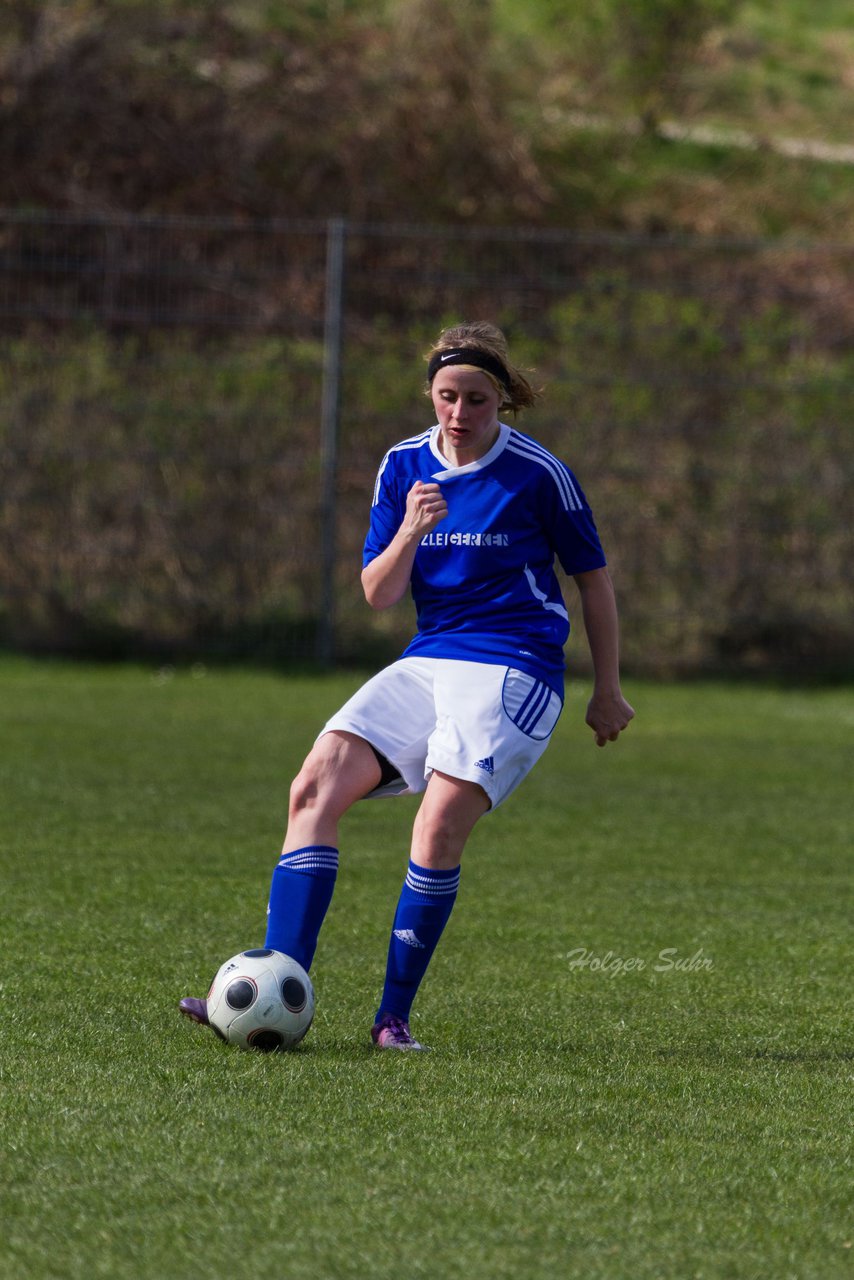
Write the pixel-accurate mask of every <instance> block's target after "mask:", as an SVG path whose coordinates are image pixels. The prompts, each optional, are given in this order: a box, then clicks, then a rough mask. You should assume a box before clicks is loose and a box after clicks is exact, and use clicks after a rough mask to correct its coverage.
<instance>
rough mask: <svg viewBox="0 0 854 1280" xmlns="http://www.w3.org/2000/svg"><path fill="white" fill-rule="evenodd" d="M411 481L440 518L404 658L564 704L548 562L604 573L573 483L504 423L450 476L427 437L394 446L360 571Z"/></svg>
mask: <svg viewBox="0 0 854 1280" xmlns="http://www.w3.org/2000/svg"><path fill="white" fill-rule="evenodd" d="M416 480H421V481H422V482H423V483H424V484H430V483H438V484H439V485H440V486H441V489H442V494H443V496H444V498H445V501H446V502H447V504H448V514H447V516H446V517H445V519H444V520H441V521H440V522H439V524H438V525H437V526H436V528H435V529H434V530H433V531H432V532H431V533H429V534H427V535H426V537H424V538H423V539H422V540H421V543H420V544H419V547H418V550H417V552H416V554H415V564H414V567H413V571H412V580H411V587H412V596H413V599H414V601H415V607H416V611H417V616H418V633H417V635H416V636H415V637H414V639H413V640H412V641H411V642H410V644H409V645H408V646H407V648H406V650H405V652H404V655H403V656H404V657H410V656H414V655H418V656H423V657H433V658H457V659H463V660H466V661H470V662H489V663H498V664H501V665H506V666H511V667H517V668H519V669H520V670H522V671H527V672H529V673H530V674H531V675H533V676H536V677H537V678H539V679H542V680H546V681H548V683H549V684H550V685H551V686H552V687H553V688H554V689H556V690H557V691H558V692H559V693H560V694H561V696H563V670H564V659H563V647H564V645H565V643H566V640H567V637H568V635H569V616H568V614H567V611H566V605H565V603H564V600H563V597H562V595H561V590H560V584H559V583H558V580H557V575H556V574H555V570H554V561H555V556H557V558H558V560H559V561H560V564H561V565H562V567H563V569H564V570H565V572H566V573H568V574H576V573H585V572H587V571H588V570H590V569H600V568H602V566H603V565H604V564H605V555H604V553H603V551H602V545H601V543H600V541H599V535H598V534H597V532H596V526H595V524H594V522H593V516H592V514H591V511H590V507H589V506H588V504H587V501H586V499H585V497H584V494H583V493H582V491H581V488H580V486H579V484H578V481H577V480H576V478H575V476H574V475H573V474H572V472H571V471H570V470H569V468H568V467H567V466H565V465H564V464H563V463H562V462H560V461H559V460H558V459H557V458H555V457H554V455H553V454H551V453H549V451H548V450H547V449H544V448H543V446H542V445H541V444H538V443H537V441H536V440H534V439H532V438H531V437H530V436H527V435H524V434H523V433H522V432H521V431H517V430H516V429H515V428H512V427H509V426H506V425H505V424H504V423H502V424H501V425H500V429H499V435H498V439H497V440H496V442H495V444H494V445H493V446H492V448H491V449H490V450H489V452H488V453H486V454H485V455H484V456H483V457H482V458H479V459H478V460H477V461H476V462H470V463H468V464H467V465H466V466H463V467H453V466H451V465H450V464H449V463H448V461H447V459H445V458H444V457H443V456H442V454H441V452H440V450H439V427H438V426H435V427H433V428H432V429H431V430H430V431H425V432H424V433H423V434H421V435H418V436H413V437H412V438H411V439H409V440H403V441H401V443H400V444H397V445H395V446H394V447H393V448H392V449H390V450H389V451H388V453H387V454H386V456H385V457H384V458H383V460H382V463H381V465H380V469H379V474H378V475H377V482H376V487H375V490H374V500H373V505H372V507H371V525H370V529H369V531H368V536H367V539H366V540H365V551H364V563H365V564H366V565H367V564H369V563H370V562H371V560H373V559H374V558H375V557H376V556H378V555H379V554H380V553H381V552H382V551H384V550H385V548H386V547H387V546H388V545H389V543H390V542H391V540H392V538H393V537H394V535H395V534H396V533H397V531H398V529H399V528H400V525H401V522H402V520H403V517H404V513H405V510H406V497H407V494H408V493H409V490H410V489H411V488H412V486H413V484H414V483H415V482H416Z"/></svg>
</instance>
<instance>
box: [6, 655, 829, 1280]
mask: <svg viewBox="0 0 854 1280" xmlns="http://www.w3.org/2000/svg"><path fill="white" fill-rule="evenodd" d="M357 683H358V677H357V676H351V675H340V676H335V677H329V678H325V679H316V678H309V677H304V678H303V677H300V678H284V677H276V676H273V675H267V674H263V673H249V672H236V671H234V672H219V671H208V672H205V671H202V670H196V671H194V672H184V673H177V674H174V673H171V672H153V671H148V670H144V669H141V668H112V669H97V668H87V667H71V666H65V665H62V664H53V663H51V664H36V663H31V662H29V661H26V660H22V659H20V660H19V659H13V658H6V659H3V660H2V661H0V741H2V755H0V850H2V885H3V890H2V920H3V956H4V963H3V972H2V978H0V1008H2V1014H3V1017H2V1035H0V1086H1V1087H2V1093H1V1094H0V1097H2V1103H1V1104H0V1105H2V1124H0V1133H2V1139H0V1145H1V1146H2V1153H1V1155H2V1164H0V1168H2V1174H0V1183H1V1184H2V1189H1V1190H0V1221H2V1223H3V1230H2V1239H1V1240H0V1276H2V1277H3V1278H4V1280H5V1278H6V1277H9V1278H14V1280H19V1278H21V1280H24V1278H25V1280H41V1278H42V1277H62V1278H65V1277H68V1278H69V1280H70V1278H76V1277H80V1278H81V1280H82V1278H83V1277H86V1278H87V1280H91V1278H92V1277H109V1278H110V1280H124V1278H128V1280H131V1278H133V1280H142V1278H146V1280H147V1278H148V1277H151V1278H152V1280H153V1278H154V1277H159V1278H162V1280H178V1278H181V1280H184V1278H186V1280H207V1278H208V1277H211V1278H212V1277H229V1278H232V1277H234V1278H236V1280H242V1278H243V1277H246V1278H248V1277H254V1276H257V1275H269V1276H274V1277H288V1278H290V1277H293V1278H294V1280H302V1278H305V1280H308V1278H309V1277H311V1278H312V1280H324V1278H326V1277H328V1278H330V1280H337V1278H338V1277H341V1278H342V1280H343V1278H351V1277H352V1278H353V1280H362V1278H367V1277H371V1278H377V1280H385V1278H389V1280H390V1278H391V1277H398V1276H408V1277H428V1276H429V1277H449V1278H450V1277H472V1278H473V1280H480V1278H484V1280H485V1278H487V1277H489V1278H490V1280H502V1278H504V1277H507V1278H508V1280H509V1277H521V1278H522V1280H539V1278H540V1277H543V1278H545V1277H585V1280H587V1278H591V1280H597V1278H599V1277H602V1278H604V1280H623V1278H624V1277H625V1278H626V1280H646V1278H647V1277H648V1278H649V1280H653V1278H655V1280H669V1278H671V1277H672V1278H673V1280H689V1278H691V1277H697V1278H698V1280H699V1278H700V1277H702V1278H703V1280H723V1278H724V1277H733V1278H738V1280H747V1278H748V1277H751V1278H752V1277H756V1278H757V1280H760V1278H761V1280H768V1278H773V1280H787V1278H790V1277H791V1278H792V1280H806V1278H808V1277H816V1278H817V1280H818V1278H821V1280H832V1278H833V1277H837V1276H843V1275H848V1274H850V1267H849V1266H848V1265H847V1264H850V1263H851V1255H852V1247H851V1246H852V1239H854V1224H852V1222H851V1220H850V1216H849V1211H850V1191H851V1163H850V1152H851V1146H850V1103H851V1077H852V1062H854V1052H853V1051H852V1038H851V1034H850V1016H851V1005H850V993H851V971H850V950H848V948H849V946H850V942H851V933H850V925H851V916H850V896H849V895H850V879H849V877H850V870H851V867H850V862H849V844H848V841H849V839H850V828H848V827H847V824H846V819H847V818H848V817H849V816H850V785H851V776H852V770H851V765H852V758H851V757H852V753H851V740H852V730H854V690H852V689H850V688H849V689H825V690H815V691H805V690H775V689H772V688H753V687H750V686H747V685H744V686H735V685H732V686H728V685H718V684H696V685H686V686H682V687H676V686H659V685H652V684H630V685H629V688H628V690H627V692H628V694H629V696H630V698H631V699H632V701H633V702H634V704H635V706H636V708H637V711H638V718H637V720H636V722H635V724H634V725H633V726H632V728H631V730H630V731H629V733H628V734H627V735H626V737H625V739H624V740H623V741H622V742H621V743H620V744H619V745H618V746H617V747H616V748H612V747H609V748H608V749H607V750H606V751H597V750H596V749H595V748H594V747H593V745H592V742H591V741H589V734H588V731H587V730H586V729H585V728H584V726H583V709H582V708H583V700H584V694H583V690H582V689H581V688H580V687H575V688H571V689H570V694H569V698H568V704H567V713H566V714H565V716H564V719H563V721H562V723H561V725H560V726H559V728H558V731H557V734H556V739H555V742H554V744H553V745H552V747H551V749H550V751H549V752H548V753H547V755H546V757H545V758H544V760H543V762H542V763H541V765H540V766H539V767H538V769H537V771H536V772H535V773H534V774H533V775H532V777H531V778H530V779H529V780H528V782H527V783H526V785H525V787H524V788H523V789H522V790H521V791H520V792H519V793H518V794H517V796H516V797H514V798H513V799H512V800H511V801H510V802H509V803H508V804H507V806H506V808H505V809H504V810H503V812H502V813H500V814H498V815H496V817H495V818H494V820H493V819H486V820H485V821H484V822H483V823H482V824H481V826H480V828H479V829H478V830H477V831H476V832H475V834H474V837H473V839H472V841H471V844H470V847H469V850H468V852H467V856H466V864H465V867H464V874H463V883H462V888H461V893H460V898H459V901H458V904H457V908H456V911H455V914H454V917H453V918H452V920H451V923H450V925H449V927H448V931H447V933H446V936H445V939H444V940H443V943H442V946H441V948H440V950H439V952H438V953H437V956H436V959H435V961H434V966H433V969H432V971H431V973H430V975H428V979H427V983H426V984H425V988H424V990H423V992H422V993H421V996H420V997H419V1001H418V1003H417V1004H416V1016H415V1018H414V1028H415V1030H416V1032H417V1034H418V1035H419V1037H420V1038H422V1039H423V1040H425V1041H426V1042H427V1043H428V1044H431V1045H432V1046H433V1049H434V1051H433V1053H432V1054H425V1055H392V1054H385V1055H381V1054H378V1053H376V1052H375V1051H372V1050H371V1049H370V1047H369V1043H368V1028H369V1026H370V1022H371V1018H372V1014H373V1010H374V1007H375V1001H376V997H377V994H378V992H379V989H380V986H381V980H382V969H383V962H384V955H385V947H386V936H387V929H388V925H389V922H390V918H391V913H392V911H393V907H394V903H395V901H396V898H397V892H398V888H399V884H400V879H401V876H402V873H403V867H404V865H405V856H406V851H407V850H406V836H407V829H408V826H409V822H410V820H411V818H412V816H413V813H414V808H413V802H412V801H410V800H398V801H396V802H387V803H384V804H373V805H371V804H368V805H364V806H360V807H359V808H358V809H357V810H356V811H355V812H354V813H353V814H351V815H350V816H349V817H348V819H347V821H346V826H345V829H344V831H343V835H342V873H341V876H340V877H339V882H338V889H337V892H336V897H335V900H334V902H333V906H332V910H331V912H330V916H329V919H328V921H327V924H326V927H325V931H324V935H323V937H322V939H321V948H320V952H319V955H318V961H317V964H316V967H315V971H314V978H315V984H316V988H317V995H318V1012H317V1017H316V1020H315V1025H314V1027H313V1029H312V1031H311V1033H310V1035H309V1037H308V1039H307V1040H306V1041H305V1042H304V1044H303V1046H302V1047H301V1048H300V1049H299V1050H298V1051H296V1052H294V1053H291V1054H285V1055H281V1056H272V1057H263V1056H260V1055H259V1056H255V1055H251V1054H243V1053H240V1052H239V1051H237V1050H233V1049H229V1048H227V1047H226V1046H224V1045H222V1044H221V1043H219V1042H218V1041H217V1040H215V1038H214V1037H213V1036H212V1035H210V1034H209V1033H207V1032H205V1031H204V1030H203V1029H201V1028H197V1027H193V1026H191V1025H190V1024H187V1023H185V1022H184V1021H183V1020H182V1019H180V1017H179V1015H178V1013H177V1011H176V1002H177V1000H178V998H179V997H180V996H181V995H184V994H188V993H196V994H203V993H204V990H205V989H206V984H207V981H208V979H209V977H210V975H211V973H212V972H213V970H214V969H215V968H216V966H217V965H218V964H219V963H220V961H221V960H223V959H224V958H225V957H226V956H228V955H230V954H231V953H232V952H234V951H237V950H240V949H241V948H243V947H247V946H250V945H257V944H258V943H259V942H260V941H261V940H262V937H263V917H264V908H265V901H266V892H267V887H268V884H269V876H270V872H271V870H272V867H273V865H274V862H275V857H276V854H277V852H278V847H279V841H280V836H281V829H282V823H283V816H284V811H285V804H286V792H287V782H288V778H289V775H290V774H291V772H292V771H293V770H294V769H295V767H296V766H297V765H298V763H299V760H300V758H301V756H302V754H303V752H304V750H305V748H306V747H307V745H308V744H309V742H310V741H311V739H312V737H313V735H314V733H315V731H316V729H317V727H318V726H319V724H320V722H321V721H322V719H323V718H324V716H325V715H326V714H327V713H328V712H329V711H331V710H332V709H334V708H335V706H336V705H337V704H338V703H339V702H340V700H341V698H342V697H343V695H344V694H345V693H348V692H349V691H350V690H351V689H352V688H354V687H355V685H356V684H357ZM579 949H581V950H579ZM662 952H663V953H665V954H664V955H663V956H662ZM677 961H678V965H677V963H676V962H677Z"/></svg>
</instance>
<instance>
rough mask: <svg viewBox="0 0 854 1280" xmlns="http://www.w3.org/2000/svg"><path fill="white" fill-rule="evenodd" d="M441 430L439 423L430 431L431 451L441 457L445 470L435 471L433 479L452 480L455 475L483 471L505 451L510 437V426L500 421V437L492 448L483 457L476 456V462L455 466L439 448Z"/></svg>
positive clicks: (435, 455) (436, 456)
mask: <svg viewBox="0 0 854 1280" xmlns="http://www.w3.org/2000/svg"><path fill="white" fill-rule="evenodd" d="M440 430H441V428H440V426H439V424H438V423H437V424H436V426H435V427H434V428H433V430H432V431H431V432H430V452H431V453H432V454H433V456H434V457H435V458H438V459H439V461H440V462H441V463H442V467H443V470H441V471H436V472H434V474H433V476H432V477H431V479H433V480H452V479H454V477H455V476H465V475H469V474H470V473H471V472H472V471H482V470H483V468H484V467H488V466H489V464H490V463H491V462H494V461H495V459H496V458H497V457H498V455H499V454H500V453H503V452H504V449H505V447H506V445H507V441H508V440H509V439H510V428H509V427H508V426H507V424H506V423H504V422H499V424H498V438H497V440H496V441H495V444H494V445H493V446H492V448H491V449H490V450H489V451H488V452H487V453H485V454H484V455H483V457H482V458H476V459H475V460H474V462H467V463H466V464H465V466H462V467H454V466H452V465H451V463H450V462H449V461H448V459H447V458H446V457H444V456H443V454H442V453H441V451H440V449H439V432H440Z"/></svg>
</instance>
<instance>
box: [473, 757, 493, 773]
mask: <svg viewBox="0 0 854 1280" xmlns="http://www.w3.org/2000/svg"><path fill="white" fill-rule="evenodd" d="M474 767H475V769H483V771H484V773H489V774H493V773H495V760H494V758H493V757H492V756H485V757H484V758H483V760H475V762H474Z"/></svg>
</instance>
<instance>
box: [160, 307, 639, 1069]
mask: <svg viewBox="0 0 854 1280" xmlns="http://www.w3.org/2000/svg"><path fill="white" fill-rule="evenodd" d="M427 381H428V386H429V393H430V396H431V399H432V402H433V408H434V410H435V413H436V418H437V422H436V425H435V426H433V427H432V428H431V429H430V430H428V431H424V432H422V433H421V434H420V435H416V436H412V437H411V438H410V439H408V440H403V441H402V442H401V443H400V444H396V445H394V446H393V447H392V448H391V449H390V450H389V452H388V453H387V454H386V456H385V457H384V458H383V460H382V463H381V465H380V469H379V474H378V476H377V481H376V487H375V489H374V496H373V504H372V507H371V520H370V528H369V531H368V535H367V540H366V542H365V550H364V568H363V570H362V584H363V587H364V591H365V596H366V598H367V600H368V603H369V604H370V605H371V606H372V607H373V608H375V609H386V608H388V607H389V606H390V605H393V604H395V603H396V602H397V601H398V600H400V599H401V598H402V596H403V595H404V593H405V592H406V591H407V589H411V591H412V595H413V598H414V601H415V606H416V611H417V619H418V630H417V634H416V636H415V638H414V639H413V640H412V641H411V643H410V644H409V645H408V647H407V648H406V650H405V651H404V653H403V655H402V657H401V658H400V659H399V660H398V661H397V662H394V663H393V664H392V665H391V666H390V667H387V668H386V669H385V670H383V671H381V672H380V673H379V674H378V675H376V676H374V677H373V679H371V680H369V681H368V683H367V684H366V685H364V686H363V687H362V689H361V690H360V691H359V692H358V693H356V694H355V695H354V697H352V698H351V699H350V701H349V702H347V703H346V704H345V705H344V706H343V707H342V708H341V710H340V711H339V712H338V713H337V714H336V715H334V716H333V717H332V719H331V720H329V721H328V722H327V724H326V725H325V727H324V729H323V731H322V732H321V734H320V737H319V738H318V739H317V741H316V742H315V744H314V747H313V748H312V750H311V751H310V752H309V755H308V757H307V759H306V760H305V763H304V764H303V766H302V769H301V770H300V772H299V774H298V776H297V778H296V779H295V781H294V783H293V785H292V787H291V794H290V809H289V816H288V828H287V834H286V836H285V842H284V846H283V849H282V854H281V858H280V861H279V863H278V865H277V867H276V869H275V871H274V872H273V882H272V886H271V890H270V903H269V914H268V925H267V937H266V943H265V945H266V946H268V947H273V948H275V949H276V950H278V951H283V952H285V953H286V954H287V955H290V956H293V957H294V958H295V959H297V960H298V961H299V962H300V963H301V964H302V965H303V967H304V968H305V969H308V968H309V966H310V964H311V961H312V958H313V956H314V952H315V947H316V945H317V939H318V934H319V932H320V927H321V925H322V923H323V919H324V917H325V915H326V912H327V909H328V907H329V904H330V901H331V899H332V891H333V888H334V885H335V878H336V875H337V871H338V823H339V820H340V819H341V817H342V816H343V815H344V814H345V813H346V812H347V810H348V809H349V808H350V807H351V806H352V805H353V804H354V803H355V802H356V801H357V800H361V799H363V798H365V797H367V796H381V795H412V794H415V793H423V797H424V798H423V800H422V801H421V805H420V807H419V810H418V813H417V815H416V818H415V824H414V827H413V831H412V843H411V848H410V855H409V867H408V870H407V874H406V878H405V881H404V884H403V888H402V890H401V895H400V900H399V902H398V906H397V911H396V914H395V917H394V922H393V924H392V929H391V938H390V942H389V950H388V960H387V968H386V978H385V987H384V990H383V993H382V997H381V999H380V1004H379V1008H378V1010H377V1014H376V1018H375V1021H374V1025H373V1028H372V1030H371V1036H372V1039H373V1041H374V1044H376V1045H377V1046H378V1047H379V1048H381V1049H421V1048H422V1047H423V1046H422V1045H420V1044H419V1043H418V1042H417V1040H415V1039H414V1038H413V1036H412V1033H411V1031H410V1028H409V1015H410V1010H411V1007H412V1002H413V1000H414V998H415V994H416V992H417V991H418V987H419V985H420V983H421V980H422V978H423V977H424V974H425V973H426V970H427V966H428V965H429V963H430V959H431V957H432V955H433V952H434V951H435V949H436V945H437V943H438V942H439V938H440V937H441V934H442V930H443V929H444V927H445V924H446V923H447V921H448V918H449V916H450V914H451V910H452V908H453V905H454V899H455V898H456V894H457V888H458V886H459V882H460V861H461V858H462V852H463V848H464V846H465V843H466V840H467V839H468V836H469V834H470V833H471V831H472V829H473V827H474V825H475V823H476V822H477V821H478V819H479V818H481V817H482V816H483V815H484V814H485V813H487V812H488V811H489V810H494V809H497V808H498V806H499V805H500V804H502V803H503V801H504V800H506V798H507V797H508V796H509V795H510V793H511V792H512V791H513V790H514V789H515V788H516V787H517V786H518V785H519V783H520V782H521V781H522V779H523V778H524V777H525V775H526V774H527V773H528V772H529V770H530V769H531V768H532V767H533V765H534V764H535V763H536V761H537V760H538V759H539V757H540V756H541V755H542V753H543V751H544V750H545V748H546V746H547V745H548V742H549V739H550V737H551V734H552V731H553V730H554V727H555V725H556V723H557V720H558V717H559V715H560V713H561V709H562V706H563V680H564V675H563V672H564V660H563V647H564V644H565V642H566V639H567V636H568V634H569V619H568V615H567V611H566V607H565V605H564V601H563V598H562V596H561V591H560V586H559V583H558V580H557V577H556V574H555V571H554V561H555V557H557V559H558V560H559V561H560V563H561V565H562V566H563V568H564V570H565V571H566V573H568V574H569V575H571V576H572V577H573V578H574V580H575V582H576V584H577V586H578V589H579V592H580V595H581V604H582V612H583V616H584V625H585V630H586V633H587V639H588V643H589V646H590V652H591V656H592V660H593V669H594V689H593V696H592V697H591V699H590V702H589V705H588V707H587V717H586V722H587V724H588V725H589V726H590V728H591V729H592V730H593V733H594V734H595V740H596V744H597V745H598V746H600V747H602V746H605V744H606V743H608V742H615V741H616V739H617V738H618V736H619V734H620V733H621V732H622V731H623V730H624V729H625V728H626V726H627V725H628V723H629V721H630V720H631V719H632V717H633V715H634V712H633V710H632V708H631V707H630V706H629V704H628V702H627V701H626V699H625V698H624V697H623V695H622V693H621V690H620V678H619V669H618V622H617V610H616V604H615V598H614V591H613V588H612V585H611V579H610V577H609V574H608V570H607V568H606V567H605V556H604V554H603V552H602V546H601V544H600V541H599V537H598V535H597V532H596V527H595V525H594V523H593V517H592V515H591V512H590V508H589V506H588V505H587V502H586V500H585V497H584V494H583V493H582V491H581V488H580V486H579V484H578V481H577V480H576V478H575V476H574V475H573V473H572V472H571V471H570V470H569V469H568V467H566V466H565V465H564V464H563V463H562V462H560V461H559V460H558V459H557V458H555V457H554V456H553V455H552V454H551V453H549V452H548V451H547V450H546V449H544V448H543V446H542V445H540V444H538V443H537V442H536V441H535V440H533V439H532V438H531V437H530V436H527V435H524V434H523V433H522V432H520V431H518V430H516V429H515V428H513V427H510V426H508V425H506V424H505V423H503V422H502V421H500V419H499V413H501V412H502V411H504V410H514V411H516V410H519V409H522V408H525V407H526V406H529V405H531V404H532V403H533V402H534V400H535V398H536V394H537V393H536V392H534V390H533V389H532V387H531V385H530V383H529V382H528V381H527V379H526V378H525V377H524V376H523V374H522V373H521V372H520V371H519V370H518V369H516V368H515V367H514V366H513V365H512V364H511V362H510V359H509V356H508V350H507V343H506V341H505V338H504V335H503V334H502V333H501V331H500V330H498V329H496V328H495V327H494V326H493V325H490V324H484V323H476V324H463V325H459V326H457V327H454V328H451V329H446V330H444V331H443V332H442V333H441V334H440V336H439V339H438V341H437V342H436V344H435V345H434V347H433V349H432V350H431V352H430V353H429V357H428V364H427ZM180 1008H181V1011H182V1012H183V1013H184V1014H186V1015H187V1017H189V1018H192V1019H194V1020H195V1021H197V1022H202V1023H207V1009H206V1005H205V1002H204V1000H199V999H196V998H194V997H187V998H185V999H184V1000H182V1001H181V1004H180Z"/></svg>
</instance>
